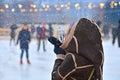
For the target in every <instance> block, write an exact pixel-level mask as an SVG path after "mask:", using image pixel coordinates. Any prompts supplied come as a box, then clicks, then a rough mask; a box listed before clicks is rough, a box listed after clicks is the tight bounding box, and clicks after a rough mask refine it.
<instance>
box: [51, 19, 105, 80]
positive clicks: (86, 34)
mask: <svg viewBox="0 0 120 80" xmlns="http://www.w3.org/2000/svg"><path fill="white" fill-rule="evenodd" d="M65 51H66V55H65V59H64V60H62V59H56V61H55V64H54V68H53V72H52V80H97V79H98V80H103V78H102V74H103V61H104V54H103V47H102V40H101V34H100V31H99V29H98V27H97V25H96V24H95V23H93V22H92V21H90V20H88V19H86V18H82V19H80V21H79V22H78V24H77V26H76V28H75V31H74V36H73V37H72V39H71V41H70V42H69V45H68V46H67V48H66V49H65Z"/></svg>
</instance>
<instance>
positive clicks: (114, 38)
mask: <svg viewBox="0 0 120 80" xmlns="http://www.w3.org/2000/svg"><path fill="white" fill-rule="evenodd" d="M117 29H118V28H117V27H113V28H112V45H113V46H114V44H115V40H116V38H117V36H118V35H117Z"/></svg>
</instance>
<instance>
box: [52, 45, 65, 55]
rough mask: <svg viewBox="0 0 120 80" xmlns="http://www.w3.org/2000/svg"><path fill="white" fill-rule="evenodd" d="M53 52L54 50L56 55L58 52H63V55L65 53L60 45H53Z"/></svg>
mask: <svg viewBox="0 0 120 80" xmlns="http://www.w3.org/2000/svg"><path fill="white" fill-rule="evenodd" d="M54 52H55V54H56V55H58V54H63V55H65V54H66V52H65V50H64V49H62V48H61V47H55V48H54Z"/></svg>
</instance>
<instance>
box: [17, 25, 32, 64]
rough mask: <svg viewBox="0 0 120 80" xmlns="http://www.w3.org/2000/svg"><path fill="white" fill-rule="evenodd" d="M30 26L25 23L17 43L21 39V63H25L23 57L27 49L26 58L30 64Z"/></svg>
mask: <svg viewBox="0 0 120 80" xmlns="http://www.w3.org/2000/svg"><path fill="white" fill-rule="evenodd" d="M28 29H29V27H28V25H27V24H24V25H23V29H22V30H21V31H20V32H19V35H18V39H17V44H18V42H19V41H20V49H21V55H20V64H23V61H22V58H23V54H24V51H26V59H27V63H28V64H30V61H29V52H28V49H29V43H30V41H31V37H30V32H29V31H28Z"/></svg>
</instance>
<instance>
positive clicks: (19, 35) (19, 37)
mask: <svg viewBox="0 0 120 80" xmlns="http://www.w3.org/2000/svg"><path fill="white" fill-rule="evenodd" d="M20 39H21V31H20V32H19V34H18V38H17V43H16V44H18V42H19V40H20Z"/></svg>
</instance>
